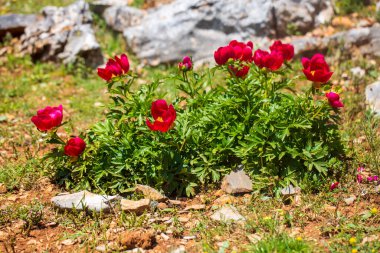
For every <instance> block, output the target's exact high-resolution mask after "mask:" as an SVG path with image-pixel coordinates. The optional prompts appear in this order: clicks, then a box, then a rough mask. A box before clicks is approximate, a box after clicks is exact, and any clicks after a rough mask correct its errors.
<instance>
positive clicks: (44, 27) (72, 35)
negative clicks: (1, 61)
mask: <svg viewBox="0 0 380 253" xmlns="http://www.w3.org/2000/svg"><path fill="white" fill-rule="evenodd" d="M91 24H92V16H91V12H90V10H89V5H88V4H87V3H86V2H85V1H84V0H78V1H77V2H75V3H73V4H71V5H69V6H67V7H54V6H47V7H45V8H44V9H43V10H42V18H41V20H39V21H37V22H33V23H30V24H29V25H28V26H27V27H26V28H25V33H24V34H23V35H22V36H21V39H20V40H21V44H20V45H19V47H18V51H19V52H20V53H21V54H30V55H31V56H32V58H33V59H34V60H41V61H63V62H66V63H67V62H73V61H74V60H76V59H77V58H78V57H80V56H83V57H86V59H85V63H87V64H89V66H90V67H95V66H98V65H101V64H102V63H103V56H102V54H101V50H100V45H99V44H98V43H97V42H96V39H95V36H94V32H93V30H92V28H91Z"/></svg>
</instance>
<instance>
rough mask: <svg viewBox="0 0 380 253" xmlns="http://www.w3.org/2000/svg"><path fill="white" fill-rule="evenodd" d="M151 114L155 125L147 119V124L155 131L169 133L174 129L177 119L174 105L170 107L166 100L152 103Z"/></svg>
mask: <svg viewBox="0 0 380 253" xmlns="http://www.w3.org/2000/svg"><path fill="white" fill-rule="evenodd" d="M151 113H152V116H153V119H154V122H153V124H152V123H151V122H150V120H149V119H146V124H147V125H148V127H149V128H150V129H151V130H153V131H160V132H167V131H168V130H169V129H170V128H172V127H173V125H174V121H175V119H176V116H177V115H176V112H175V110H174V107H173V105H169V106H168V104H167V103H166V101H165V100H163V99H159V100H156V101H154V102H153V103H152V107H151Z"/></svg>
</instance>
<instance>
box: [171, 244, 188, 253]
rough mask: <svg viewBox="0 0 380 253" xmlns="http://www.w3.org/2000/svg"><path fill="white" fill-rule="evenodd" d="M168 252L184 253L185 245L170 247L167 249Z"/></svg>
mask: <svg viewBox="0 0 380 253" xmlns="http://www.w3.org/2000/svg"><path fill="white" fill-rule="evenodd" d="M169 252H170V253H186V248H185V246H183V245H181V246H179V247H178V248H175V249H172V250H170V251H169Z"/></svg>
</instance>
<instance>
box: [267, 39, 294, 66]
mask: <svg viewBox="0 0 380 253" xmlns="http://www.w3.org/2000/svg"><path fill="white" fill-rule="evenodd" d="M269 49H270V51H271V52H278V53H280V54H281V55H282V58H283V59H284V61H290V60H291V59H293V57H294V46H293V45H292V44H283V43H282V42H281V41H280V40H276V41H275V42H273V44H272V46H270V47H269Z"/></svg>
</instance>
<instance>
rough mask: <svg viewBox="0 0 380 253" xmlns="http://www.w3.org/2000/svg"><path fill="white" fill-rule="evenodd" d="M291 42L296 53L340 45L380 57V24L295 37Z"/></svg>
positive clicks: (345, 48)
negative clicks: (313, 35) (321, 35)
mask: <svg viewBox="0 0 380 253" xmlns="http://www.w3.org/2000/svg"><path fill="white" fill-rule="evenodd" d="M291 43H292V44H293V45H294V52H295V54H296V55H301V54H302V55H305V54H312V53H316V52H326V51H327V49H328V48H329V47H339V48H342V49H344V50H346V51H347V52H354V49H358V51H359V53H360V54H361V55H369V56H372V57H380V25H374V26H372V27H362V28H355V29H351V30H349V31H345V32H339V33H336V34H333V35H331V36H327V37H324V38H321V37H302V38H294V39H293V40H292V41H291Z"/></svg>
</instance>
